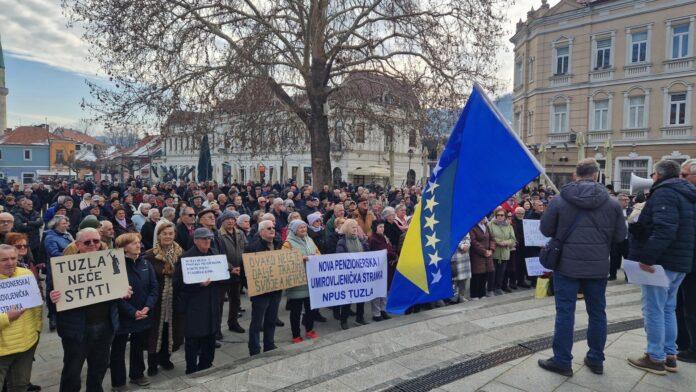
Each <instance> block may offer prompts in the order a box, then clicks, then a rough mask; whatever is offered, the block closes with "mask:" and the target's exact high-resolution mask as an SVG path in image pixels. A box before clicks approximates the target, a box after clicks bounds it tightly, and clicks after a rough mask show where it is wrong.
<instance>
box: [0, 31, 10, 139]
mask: <svg viewBox="0 0 696 392" xmlns="http://www.w3.org/2000/svg"><path fill="white" fill-rule="evenodd" d="M8 93H9V90H8V89H7V87H6V85H5V58H4V57H3V54H2V38H1V37H0V132H2V131H4V130H5V129H7V94H8Z"/></svg>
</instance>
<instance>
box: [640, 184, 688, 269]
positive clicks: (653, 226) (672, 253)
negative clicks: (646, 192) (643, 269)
mask: <svg viewBox="0 0 696 392" xmlns="http://www.w3.org/2000/svg"><path fill="white" fill-rule="evenodd" d="M695 203H696V187H695V186H693V185H692V184H690V183H689V182H687V181H686V180H683V179H680V178H671V179H668V180H664V181H660V182H658V183H657V184H655V185H653V187H652V188H651V190H650V197H649V198H648V201H647V202H646V203H645V207H643V210H642V211H641V213H640V217H639V218H638V222H637V224H636V227H634V226H633V225H632V227H631V239H630V245H629V246H630V250H629V255H628V258H629V259H631V260H635V261H639V262H641V263H644V264H649V265H654V264H659V265H661V266H663V267H664V268H665V269H667V270H670V271H674V272H691V271H692V269H693V268H694V239H695V238H696V204H695Z"/></svg>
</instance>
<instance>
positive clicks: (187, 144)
mask: <svg viewBox="0 0 696 392" xmlns="http://www.w3.org/2000/svg"><path fill="white" fill-rule="evenodd" d="M189 140H191V137H190V136H187V137H186V149H187V150H188V149H189ZM191 147H193V146H191Z"/></svg>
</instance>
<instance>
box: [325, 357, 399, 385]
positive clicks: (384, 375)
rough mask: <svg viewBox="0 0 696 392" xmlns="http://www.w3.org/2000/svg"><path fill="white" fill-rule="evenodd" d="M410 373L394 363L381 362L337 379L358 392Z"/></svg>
mask: <svg viewBox="0 0 696 392" xmlns="http://www.w3.org/2000/svg"><path fill="white" fill-rule="evenodd" d="M410 372H411V371H410V370H409V369H407V368H406V367H404V366H401V365H400V364H398V363H397V362H395V361H387V362H382V363H379V364H377V365H372V366H368V367H365V368H362V369H360V370H357V371H355V372H352V373H350V374H346V375H344V376H341V377H339V378H337V380H338V381H340V382H342V383H343V384H346V385H349V386H350V387H351V388H354V389H356V390H358V391H362V390H364V389H368V388H371V387H374V386H375V385H379V384H382V383H384V382H385V381H388V380H392V379H395V378H398V377H402V376H405V375H406V374H408V373H410Z"/></svg>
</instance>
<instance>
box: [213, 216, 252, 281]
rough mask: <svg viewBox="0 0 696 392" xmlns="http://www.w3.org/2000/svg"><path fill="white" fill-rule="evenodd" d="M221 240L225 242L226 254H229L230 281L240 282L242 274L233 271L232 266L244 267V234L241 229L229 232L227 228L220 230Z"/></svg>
mask: <svg viewBox="0 0 696 392" xmlns="http://www.w3.org/2000/svg"><path fill="white" fill-rule="evenodd" d="M219 237H220V241H221V242H224V244H225V255H226V256H227V267H228V268H229V270H230V281H232V282H239V281H240V278H241V275H235V274H233V273H232V268H238V267H239V268H241V267H242V265H243V264H242V254H243V253H244V245H245V242H246V241H245V240H244V234H242V231H241V230H239V229H235V230H234V232H232V233H228V232H227V231H226V230H225V229H220V231H219Z"/></svg>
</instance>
